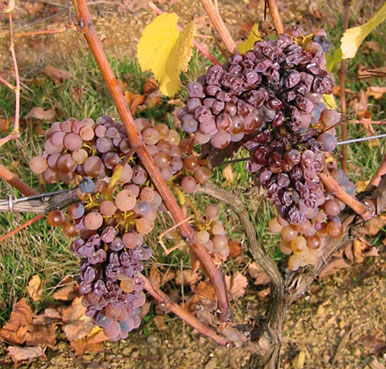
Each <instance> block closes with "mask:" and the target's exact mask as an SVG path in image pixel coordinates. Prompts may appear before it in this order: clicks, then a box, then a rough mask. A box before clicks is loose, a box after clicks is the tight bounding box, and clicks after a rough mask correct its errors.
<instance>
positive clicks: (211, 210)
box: [205, 204, 220, 220]
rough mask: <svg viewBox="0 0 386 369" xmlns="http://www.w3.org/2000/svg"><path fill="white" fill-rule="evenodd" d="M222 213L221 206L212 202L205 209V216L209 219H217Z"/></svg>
mask: <svg viewBox="0 0 386 369" xmlns="http://www.w3.org/2000/svg"><path fill="white" fill-rule="evenodd" d="M219 213H220V208H219V207H218V205H216V204H210V205H208V206H207V207H206V209H205V216H206V218H207V219H208V220H210V219H217V217H218V215H219Z"/></svg>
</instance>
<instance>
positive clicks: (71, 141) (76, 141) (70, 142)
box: [63, 132, 83, 151]
mask: <svg viewBox="0 0 386 369" xmlns="http://www.w3.org/2000/svg"><path fill="white" fill-rule="evenodd" d="M63 145H64V147H65V148H66V149H67V150H70V151H75V150H79V149H80V148H81V147H82V145H83V140H82V138H81V137H80V136H79V135H78V134H76V133H72V132H71V133H67V134H66V135H65V136H64V139H63Z"/></svg>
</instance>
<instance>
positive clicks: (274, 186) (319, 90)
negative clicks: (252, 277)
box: [178, 27, 355, 270]
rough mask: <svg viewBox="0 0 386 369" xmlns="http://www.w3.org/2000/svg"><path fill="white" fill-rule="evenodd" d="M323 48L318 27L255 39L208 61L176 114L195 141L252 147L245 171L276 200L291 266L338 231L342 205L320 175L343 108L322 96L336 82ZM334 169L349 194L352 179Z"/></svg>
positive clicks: (275, 226) (276, 221) (308, 258)
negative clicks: (221, 59)
mask: <svg viewBox="0 0 386 369" xmlns="http://www.w3.org/2000/svg"><path fill="white" fill-rule="evenodd" d="M328 48H329V41H328V39H327V37H326V33H325V32H324V31H323V30H317V31H315V32H314V33H313V34H311V35H305V34H304V33H303V31H302V30H301V29H300V28H298V27H294V28H292V29H290V30H288V31H287V32H286V33H284V34H281V35H279V36H278V39H277V40H271V41H259V42H256V43H255V45H254V48H253V50H251V51H248V52H246V53H245V55H233V56H231V57H230V58H229V59H228V61H227V62H226V63H225V64H224V65H222V66H219V65H213V66H211V67H210V68H209V69H208V71H207V73H206V74H205V75H203V76H201V77H199V78H198V81H197V82H193V83H190V84H189V85H188V89H187V92H188V98H187V100H186V106H185V107H184V108H183V109H181V110H180V111H179V113H178V117H179V119H180V121H181V125H182V128H183V129H184V130H185V131H186V132H189V133H191V134H194V139H195V142H196V143H198V144H206V146H207V145H211V146H212V147H213V148H214V149H225V148H226V147H227V146H228V145H230V144H231V143H232V142H233V143H237V142H239V143H240V145H241V144H243V145H244V147H245V148H246V149H247V150H248V151H249V153H250V160H249V161H248V163H247V169H248V171H249V172H250V173H256V174H257V176H258V179H259V182H260V184H261V185H262V186H263V187H264V188H266V189H267V195H268V197H269V198H270V199H271V200H272V202H273V203H274V204H275V205H276V206H277V210H278V217H275V218H273V219H272V220H271V222H270V230H271V231H272V232H281V235H282V242H281V245H280V249H281V250H282V251H283V252H284V253H286V254H293V255H291V257H290V258H289V262H288V265H289V268H290V269H292V270H295V269H297V268H299V266H304V265H306V264H313V263H315V261H316V260H317V257H318V256H319V255H320V252H321V250H322V246H323V245H324V244H325V243H326V242H325V238H326V236H327V235H328V236H330V237H339V236H340V235H341V234H342V231H343V229H342V225H341V223H340V219H339V218H338V215H339V213H340V211H341V210H342V209H343V208H344V204H343V203H342V202H340V201H339V200H338V199H335V198H334V197H333V196H332V195H331V194H329V193H327V191H326V189H325V188H324V186H323V184H322V183H321V182H320V180H319V177H318V174H320V173H321V172H322V171H323V170H327V169H326V160H325V157H326V154H328V153H329V152H331V151H333V150H335V148H336V144H337V141H336V137H335V136H336V130H335V126H336V125H337V124H339V122H340V114H339V113H338V112H336V111H334V110H327V108H326V106H325V105H324V104H323V102H322V95H324V94H331V93H332V88H333V85H334V78H333V76H332V75H331V74H330V73H328V72H327V71H326V69H325V68H326V59H325V56H324V52H326V51H327V50H328ZM240 145H239V146H240ZM235 147H236V148H237V145H235ZM330 167H331V165H330ZM331 169H335V170H334V172H333V174H334V175H335V176H336V177H337V178H339V180H340V183H341V185H342V186H343V187H344V188H345V189H346V190H347V192H348V193H350V194H352V193H353V191H354V190H355V187H354V185H353V184H352V183H351V182H349V181H348V179H347V178H346V177H345V176H344V175H343V176H342V173H341V171H338V170H337V168H336V167H334V168H331Z"/></svg>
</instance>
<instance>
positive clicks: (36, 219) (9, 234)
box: [0, 214, 44, 242]
mask: <svg viewBox="0 0 386 369" xmlns="http://www.w3.org/2000/svg"><path fill="white" fill-rule="evenodd" d="M42 218H44V214H38V215H36V216H34V217H33V218H32V219H30V220H28V221H27V222H25V223H24V224H22V225H21V226H19V227H17V228H15V229H13V230H12V231H11V232H9V233H7V234H5V235H4V236H1V237H0V242H2V241H4V240H6V239H7V238H9V237H11V236H13V235H14V234H16V233H17V232H19V231H21V230H22V229H24V228H27V227H29V226H30V225H31V224H34V223H36V222H37V221H39V220H40V219H42Z"/></svg>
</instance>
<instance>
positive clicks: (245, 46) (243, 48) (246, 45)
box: [237, 23, 261, 54]
mask: <svg viewBox="0 0 386 369" xmlns="http://www.w3.org/2000/svg"><path fill="white" fill-rule="evenodd" d="M260 40H261V35H260V32H259V25H258V24H257V23H255V24H254V25H253V27H252V29H251V30H250V32H249V34H248V37H247V38H246V39H245V40H244V41H242V42H240V43H239V44H238V45H237V48H238V50H239V51H240V54H245V53H246V52H247V51H249V50H252V49H253V46H254V45H255V42H256V41H260Z"/></svg>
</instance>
